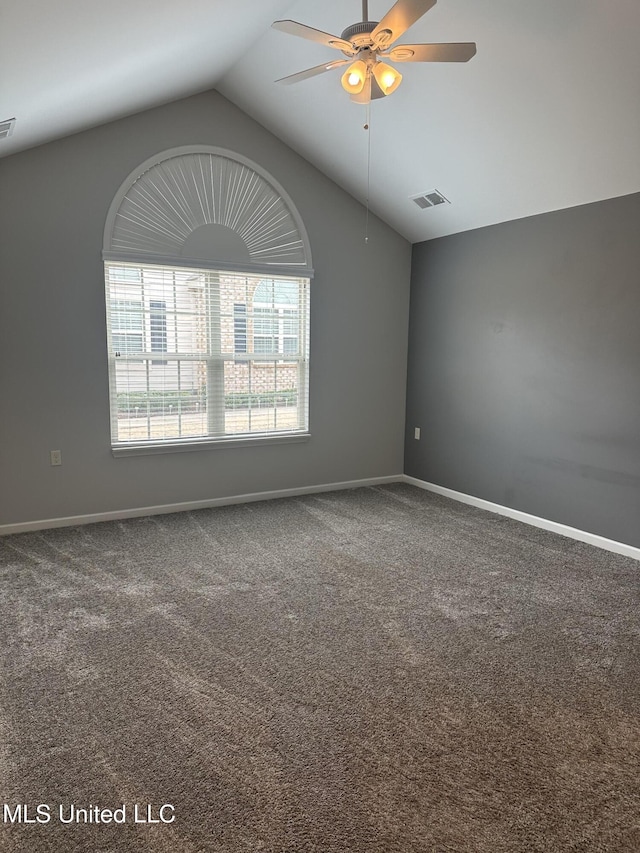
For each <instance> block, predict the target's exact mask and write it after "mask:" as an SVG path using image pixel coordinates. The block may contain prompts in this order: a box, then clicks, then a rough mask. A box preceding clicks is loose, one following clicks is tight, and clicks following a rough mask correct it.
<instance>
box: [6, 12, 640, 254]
mask: <svg viewBox="0 0 640 853" xmlns="http://www.w3.org/2000/svg"><path fill="white" fill-rule="evenodd" d="M391 5H392V0H369V17H370V18H371V19H372V20H380V19H381V18H382V17H383V15H384V13H385V12H386V11H387V9H388V8H389V6H391ZM361 11H362V4H361V2H360V0H322V2H321V3H320V2H318V0H296V2H285V0H180V2H179V3H177V2H172V3H169V2H162V0H110V2H109V3H106V2H97V0H95V2H89V0H59V2H56V3H52V2H50V0H2V4H1V5H0V121H2V120H4V119H9V118H12V117H14V116H15V118H16V124H15V129H14V131H13V133H12V135H11V136H10V137H8V138H7V139H4V140H1V141H0V156H6V155H8V154H11V153H14V152H17V151H20V150H24V149H26V148H29V147H31V146H34V145H38V144H40V143H43V142H46V141H49V140H51V139H55V138H58V137H61V136H64V135H67V134H70V133H74V132H76V131H78V130H83V129H85V128H88V127H92V126H95V125H98V124H101V123H103V122H106V121H110V120H112V119H115V118H119V117H122V116H125V115H128V114H131V113H134V112H138V111H140V110H144V109H146V108H149V107H153V106H156V105H158V104H162V103H166V102H168V101H171V100H174V99H176V98H180V97H183V96H185V95H189V94H192V93H195V92H201V91H204V90H206V89H209V88H217V89H218V90H219V91H220V92H221V93H222V94H223V95H225V96H226V97H227V98H229V99H230V100H231V101H233V102H234V103H236V104H237V105H238V106H239V107H241V108H242V109H243V110H244V111H245V112H247V113H248V114H249V115H251V116H253V117H254V118H255V119H257V120H258V121H259V122H260V123H261V124H263V125H264V126H266V127H267V128H268V129H269V130H271V131H272V132H273V133H274V134H276V135H277V136H278V137H280V138H281V139H282V140H283V141H284V142H286V143H287V144H288V145H290V146H291V147H292V148H293V149H294V150H296V151H297V152H299V153H300V154H301V155H302V156H304V157H305V158H306V159H308V160H309V161H310V162H311V163H313V164H314V165H315V166H317V167H318V168H319V169H320V170H322V171H323V172H325V173H326V174H327V175H328V176H329V177H330V178H332V179H333V180H335V181H336V182H338V183H339V184H341V185H342V186H344V187H345V189H347V190H348V191H349V192H350V193H352V194H353V195H354V196H355V197H356V198H358V199H360V200H361V201H366V199H367V196H369V198H370V205H371V209H372V210H373V211H374V212H375V213H376V214H378V215H379V216H380V217H381V218H382V219H384V220H385V221H386V222H388V223H389V224H390V225H391V226H393V227H394V228H395V229H396V230H397V231H399V232H400V233H401V234H403V235H404V236H405V237H407V239H409V240H411V241H412V242H416V241H420V240H425V239H429V238H432V237H436V236H442V235H445V234H451V233H455V232H458V231H464V230H468V229H471V228H477V227H480V226H483V225H489V224H493V223H496V222H503V221H506V220H510V219H516V218H519V217H523V216H529V215H532V214H536V213H542V212H545V211H548V210H555V209H560V208H564V207H571V206H573V205H578V204H584V203H588V202H591V201H598V200H600V199H604V198H611V197H615V196H619V195H625V194H628V193H632V192H637V191H640V156H639V154H640V51H639V50H638V37H639V35H640V3H638V0H536V2H518V3H515V2H513V0H439V1H438V3H437V4H436V5H435V6H434V7H433V8H432V9H431V10H430V11H429V12H428V13H427V14H426V15H424V17H423V18H422V19H420V20H419V21H418V22H417V23H416V24H415V25H414V26H413V27H411V29H410V30H409V31H408V32H407V33H406V34H405V36H403V37H402V38H401V39H400V40H399V41H400V42H403V41H404V42H405V43H406V42H411V43H416V42H452V41H453V42H458V41H475V42H476V43H477V46H478V51H477V55H476V56H475V57H474V58H473V59H472V60H471V61H470V62H468V63H442V64H422V63H420V64H418V63H411V64H409V63H405V64H403V65H402V66H401V67H399V68H400V70H401V71H402V73H403V74H404V80H403V83H402V85H401V86H400V88H399V89H398V90H397V91H396V92H395V93H394V94H393V95H391V96H389V97H387V98H384V99H380V100H377V101H375V102H373V104H372V105H371V111H370V129H369V131H365V130H364V129H363V125H364V123H365V121H366V116H367V110H366V108H365V107H363V106H361V105H357V104H354V103H352V102H351V101H350V100H349V97H348V96H347V95H346V93H345V92H344V91H343V90H342V88H341V86H340V74H341V71H340V70H333V71H330V72H327V73H326V74H322V75H320V76H317V77H314V78H312V79H309V80H305V81H303V82H301V83H297V84H295V85H293V86H283V85H279V84H276V83H275V82H274V81H275V80H276V79H278V78H280V77H284V76H286V75H289V74H293V73H294V72H297V71H300V70H303V69H305V68H308V67H310V66H314V65H318V64H320V63H323V62H325V61H330V60H333V59H339V58H341V54H340V53H337V52H336V51H333V50H331V49H330V48H328V47H325V46H324V45H321V44H316V43H313V42H309V41H305V40H302V39H299V38H295V37H293V36H290V35H286V34H284V33H282V32H278V31H276V30H274V29H271V27H270V25H271V23H272V21H274V20H276V19H282V18H290V19H294V20H297V21H301V22H303V23H305V24H308V25H310V26H312V27H315V28H317V29H321V30H325V31H327V32H330V33H334V34H337V35H340V33H341V32H342V30H344V29H345V27H347V26H348V25H349V24H352V23H354V22H356V21H359V20H360V19H361ZM369 144H370V147H371V150H370V155H371V156H370V169H369V170H368V160H369V157H368V153H369V152H368V146H369ZM431 189H438V190H439V191H440V192H441V193H442V194H443V195H444V196H445V197H446V198H447V199H448V200H449V201H450V204H442V205H440V206H438V207H434V208H430V209H426V210H421V209H419V208H418V207H417V206H416V205H415V204H414V203H413V202H412V201H411V196H414V195H417V194H419V193H423V192H426V191H428V190H431Z"/></svg>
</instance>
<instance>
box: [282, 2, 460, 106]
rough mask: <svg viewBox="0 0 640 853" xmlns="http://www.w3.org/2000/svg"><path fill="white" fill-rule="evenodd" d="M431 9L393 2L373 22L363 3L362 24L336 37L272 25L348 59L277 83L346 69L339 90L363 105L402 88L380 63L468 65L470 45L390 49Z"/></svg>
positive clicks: (296, 26) (294, 24) (293, 26)
mask: <svg viewBox="0 0 640 853" xmlns="http://www.w3.org/2000/svg"><path fill="white" fill-rule="evenodd" d="M435 4H436V0H397V2H396V3H395V4H394V5H393V6H392V7H391V9H389V11H388V12H387V14H386V15H385V16H384V18H383V19H382V20H381V21H380V22H378V21H369V20H368V18H369V14H368V5H369V4H368V0H363V2H362V21H360V22H358V23H355V24H351V25H350V26H348V27H347V28H346V29H345V30H344V31H343V32H342V35H341V36H334V35H331V34H330V33H325V32H322V31H321V30H316V29H314V28H313V27H308V26H306V24H300V23H298V22H297V21H275V22H274V23H273V24H272V26H273V27H274V29H276V30H280V31H281V32H284V33H289V34H290V35H295V36H299V37H300V38H304V39H307V40H308V41H315V42H318V43H319V44H324V45H326V46H327V47H331V48H333V49H334V50H340V51H342V53H343V54H344V55H345V56H346V57H348V58H347V59H344V60H337V61H334V62H330V63H324V64H323V65H316V66H315V67H314V68H308V69H307V70H306V71H299V72H298V73H297V74H291V75H289V76H288V77H283V78H282V79H280V80H277V81H276V82H278V83H287V84H288V83H297V82H299V81H300V80H307V79H309V78H310V77H315V76H316V75H317V74H323V73H324V72H325V71H330V70H331V69H333V68H338V67H341V66H344V65H349V67H348V68H347V70H346V71H345V72H344V73H343V75H342V79H341V82H342V88H343V89H344V90H345V92H347V93H348V94H349V95H350V96H351V100H352V101H355V102H356V103H361V104H362V103H363V104H368V103H369V102H370V101H371V100H372V99H374V98H382V97H385V96H386V95H391V94H393V92H395V91H396V89H397V88H398V86H399V85H400V83H401V82H402V74H400V72H399V71H397V70H396V69H395V68H394V67H393V66H391V65H389V64H388V63H386V62H383V61H382V58H384V59H388V60H390V61H391V62H468V61H469V60H470V59H471V57H472V56H474V55H475V52H476V45H475V43H474V42H464V43H455V44H411V45H403V44H400V45H394V42H395V41H396V39H398V38H400V36H401V35H403V33H404V32H406V30H408V29H409V27H411V26H412V25H413V24H414V23H415V22H416V21H417V20H418V19H419V18H421V17H422V16H423V15H424V14H425V13H426V12H428V11H429V9H431V8H432V7H433V6H435ZM349 63H351V64H349Z"/></svg>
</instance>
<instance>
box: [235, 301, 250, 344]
mask: <svg viewBox="0 0 640 853" xmlns="http://www.w3.org/2000/svg"><path fill="white" fill-rule="evenodd" d="M233 349H234V351H235V352H236V353H237V355H243V354H244V353H246V351H247V305H246V303H243V302H236V304H235V305H234V306H233Z"/></svg>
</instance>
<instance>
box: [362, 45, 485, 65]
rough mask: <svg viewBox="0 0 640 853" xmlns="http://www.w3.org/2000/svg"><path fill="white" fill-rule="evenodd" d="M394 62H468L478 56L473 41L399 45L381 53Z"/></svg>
mask: <svg viewBox="0 0 640 853" xmlns="http://www.w3.org/2000/svg"><path fill="white" fill-rule="evenodd" d="M379 55H380V56H384V57H388V58H389V59H390V60H391V61H392V62H468V61H469V60H470V59H471V57H472V56H475V55H476V44H475V42H473V41H467V42H451V43H450V44H398V45H396V46H395V47H392V48H391V50H389V51H387V52H385V53H380V54H379Z"/></svg>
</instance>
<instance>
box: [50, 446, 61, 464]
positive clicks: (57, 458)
mask: <svg viewBox="0 0 640 853" xmlns="http://www.w3.org/2000/svg"><path fill="white" fill-rule="evenodd" d="M49 455H50V457H51V464H52V465H62V452H61V451H60V450H52V451H51V453H50V454H49Z"/></svg>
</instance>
